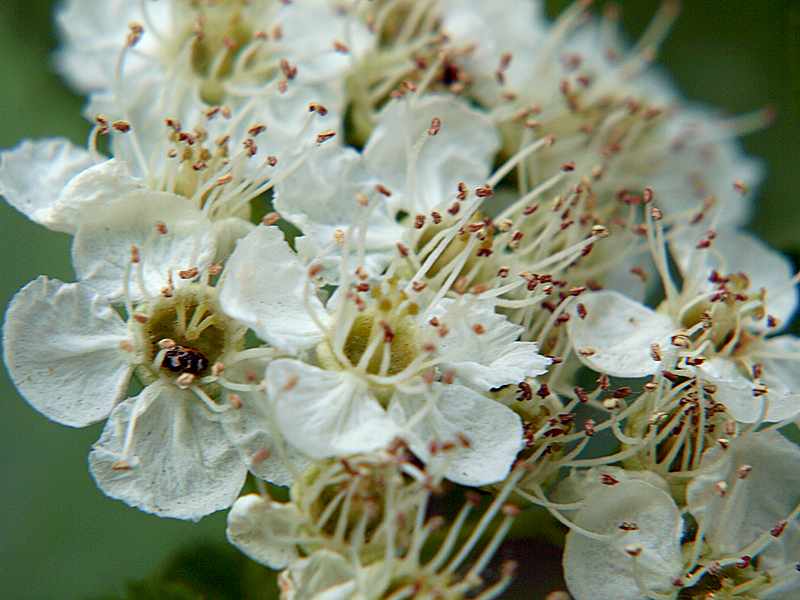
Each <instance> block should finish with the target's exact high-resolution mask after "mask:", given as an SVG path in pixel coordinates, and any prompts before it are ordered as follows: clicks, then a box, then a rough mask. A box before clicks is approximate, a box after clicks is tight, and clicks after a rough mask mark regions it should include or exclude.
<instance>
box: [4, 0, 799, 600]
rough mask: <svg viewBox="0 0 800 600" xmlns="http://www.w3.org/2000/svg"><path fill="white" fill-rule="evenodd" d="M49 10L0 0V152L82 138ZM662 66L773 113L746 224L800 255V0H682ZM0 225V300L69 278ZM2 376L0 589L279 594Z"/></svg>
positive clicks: (639, 19)
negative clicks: (140, 501) (104, 474)
mask: <svg viewBox="0 0 800 600" xmlns="http://www.w3.org/2000/svg"><path fill="white" fill-rule="evenodd" d="M82 1H85V2H92V1H95V2H103V1H105V0H82ZM131 1H134V0H131ZM498 1H499V0H498ZM658 1H659V0H622V1H620V2H618V4H619V5H620V6H621V7H622V9H623V24H624V27H625V29H626V31H627V32H629V34H630V37H631V38H635V36H636V35H637V34H638V33H639V32H641V31H642V30H643V29H644V27H645V25H646V23H647V21H648V20H649V18H650V17H651V16H652V14H653V12H654V10H655V8H656V7H657V5H658ZM569 3H570V1H569V0H549V1H548V9H549V10H550V12H551V14H553V15H555V14H557V12H558V11H559V10H560V9H562V8H563V7H564V6H566V5H567V4H569ZM596 4H598V5H601V6H602V4H604V3H603V2H597V3H596ZM53 5H54V2H53V1H51V0H36V1H31V0H4V1H3V2H2V3H0V81H2V82H3V92H2V94H0V114H1V115H2V120H0V147H10V146H13V145H14V144H16V143H17V142H18V141H19V140H21V139H22V138H26V137H45V136H66V137H68V138H70V139H72V140H73V141H75V142H77V143H82V141H83V140H84V139H85V136H86V134H87V133H88V126H87V125H86V123H84V121H83V120H82V119H81V117H80V108H81V105H82V103H83V100H82V99H81V98H80V97H78V96H76V95H74V94H72V93H71V92H70V91H69V90H68V89H67V88H66V87H65V86H64V85H63V84H62V83H61V82H60V80H59V79H58V77H57V76H56V75H55V74H54V73H53V72H52V68H51V58H50V52H51V51H52V49H53V48H54V47H55V45H56V43H57V42H56V37H55V35H54V32H53V27H52V21H51V14H52V10H53ZM659 60H660V62H661V64H663V65H664V66H665V67H666V68H667V69H668V71H669V72H670V73H671V74H672V76H673V78H674V80H675V82H676V85H677V86H678V88H679V89H681V90H682V91H683V93H684V95H685V96H686V97H687V98H690V99H692V100H696V101H698V102H703V103H706V104H710V105H714V106H717V107H719V108H720V109H722V110H724V111H727V112H729V113H731V114H738V113H742V112H748V111H750V110H752V109H754V108H759V107H763V106H766V105H772V106H774V107H775V108H776V109H777V114H778V117H777V120H776V122H775V123H774V124H773V126H772V127H770V128H768V129H767V130H765V131H761V132H757V133H754V134H752V135H749V136H747V137H746V138H745V139H744V140H743V142H744V145H745V147H746V148H747V150H748V151H749V152H750V153H751V154H753V155H755V156H758V157H761V158H762V159H764V161H765V162H766V164H767V166H768V167H769V175H768V178H767V180H766V182H765V183H764V185H763V187H762V189H761V193H760V195H759V198H760V201H759V208H758V211H757V214H756V218H755V221H754V224H753V227H754V229H755V230H756V231H757V232H758V233H760V234H761V235H762V236H764V237H765V238H766V239H767V240H768V241H770V242H771V243H772V244H774V245H776V246H778V247H780V248H782V249H784V250H785V251H790V252H792V253H794V254H795V256H797V255H798V254H800V236H798V235H797V234H796V230H797V227H798V224H799V223H800V217H798V211H797V209H796V207H795V206H796V205H795V202H796V200H795V190H794V184H795V182H796V179H795V177H794V175H795V172H796V166H795V163H796V161H797V160H798V157H799V156H800V153H798V146H800V142H798V140H800V2H797V1H796V0H762V1H760V2H753V1H752V0H685V1H684V11H683V15H682V16H681V18H680V19H679V21H678V22H677V23H676V25H675V28H674V30H673V33H672V35H671V36H670V37H669V38H668V40H667V41H666V42H665V44H664V46H663V49H662V52H661V55H660V58H659ZM0 227H2V235H0V252H2V256H5V257H6V260H5V261H4V264H3V267H4V270H3V274H4V276H3V280H2V302H3V305H5V304H6V303H7V302H8V301H9V299H10V298H11V296H12V294H13V293H14V292H15V291H16V290H17V289H18V288H19V287H21V286H22V285H24V284H25V283H27V282H28V281H30V280H31V279H33V278H34V277H36V276H37V275H39V274H41V273H45V274H48V275H50V276H53V277H59V278H61V279H65V280H70V279H71V278H72V271H71V268H70V266H69V241H68V238H67V237H66V236H63V235H58V234H54V233H51V232H48V231H45V230H44V229H42V228H39V227H37V226H35V225H33V224H31V223H29V222H28V221H27V220H26V219H25V218H24V217H22V216H20V215H19V214H17V213H16V212H15V211H14V210H12V209H10V208H9V207H7V206H5V205H0ZM0 385H2V388H0V390H1V391H2V398H3V403H4V404H3V406H4V412H3V419H1V420H0V450H2V455H3V457H4V460H3V461H1V462H0V478H2V480H3V481H4V482H5V489H6V494H5V496H4V510H3V513H2V515H3V516H2V518H0V564H2V565H3V566H2V567H0V585H1V586H2V587H0V590H2V597H5V598H14V599H16V600H33V599H41V598H60V599H66V600H70V599H77V598H92V597H94V598H96V599H97V600H101V599H102V600H111V599H115V600H140V599H147V600H150V599H153V600H155V599H156V598H158V599H166V600H171V599H174V600H179V599H180V600H188V599H190V598H191V599H192V600H194V599H196V598H205V599H208V600H214V599H221V600H227V599H228V598H253V599H254V600H265V599H266V598H269V597H274V589H275V588H274V583H272V584H269V582H268V580H267V579H265V580H264V581H266V582H267V583H264V584H263V586H262V584H261V579H259V578H260V577H266V575H265V571H264V570H263V569H261V568H260V567H257V566H255V565H253V564H252V563H250V562H249V561H247V560H246V559H244V558H243V557H241V556H239V555H238V554H237V553H236V552H235V551H234V550H233V549H231V548H228V547H224V546H223V545H222V544H223V540H224V514H219V515H215V516H213V517H211V518H208V519H204V520H203V521H202V522H201V523H199V524H194V523H183V522H177V521H173V520H162V519H157V518H155V517H152V516H150V515H145V514H142V513H140V512H138V511H136V510H133V509H130V508H128V507H126V506H124V505H123V504H122V503H120V502H116V501H111V500H109V499H107V498H105V497H104V496H103V495H102V494H101V493H100V492H99V491H98V490H97V488H96V487H95V486H94V483H93V482H92V481H91V477H90V476H89V474H88V471H87V468H86V453H87V451H88V449H89V447H90V445H91V443H92V442H93V441H94V440H95V439H96V438H97V437H98V434H99V427H97V426H95V427H90V428H87V429H84V430H71V429H69V428H66V427H62V426H60V425H56V424H53V423H50V422H48V421H47V420H46V419H44V418H43V417H41V416H40V415H38V414H36V413H35V412H34V411H33V410H31V409H30V408H29V407H28V406H27V405H26V404H25V403H24V402H23V401H22V400H20V399H19V397H18V396H17V394H16V392H15V390H14V389H13V386H11V385H10V383H9V382H8V380H7V379H6V378H5V377H4V378H3V380H2V381H1V382H0ZM519 534H522V535H523V536H524V537H522V538H520V537H519ZM541 535H542V532H537V531H535V530H534V529H530V530H527V529H526V530H525V531H524V532H518V535H517V537H515V539H513V540H512V541H511V542H509V543H508V544H506V545H505V546H504V547H503V549H502V550H501V555H502V558H515V559H516V560H518V561H519V562H520V571H519V574H518V581H517V582H516V583H515V585H514V588H513V590H512V591H509V592H508V594H507V597H508V598H534V599H535V598H540V597H543V596H544V591H545V590H551V589H557V588H558V587H559V586H560V585H562V584H561V583H560V573H559V562H560V561H559V556H558V551H557V549H556V548H555V547H554V546H550V545H546V544H544V543H541V542H536V541H534V540H532V539H531V537H532V536H541ZM557 535H558V533H557V532H547V533H546V535H545V537H550V539H553V538H557ZM551 536H552V537H551ZM209 544H210V545H209ZM181 549H182V550H181ZM176 552H177V554H175V553H176ZM170 556H172V558H168V557H170ZM159 565H161V566H159ZM126 582H133V583H126ZM245 591H246V592H247V593H249V594H254V593H257V594H260V593H262V592H263V594H264V595H263V596H253V595H250V596H247V595H246V593H245Z"/></svg>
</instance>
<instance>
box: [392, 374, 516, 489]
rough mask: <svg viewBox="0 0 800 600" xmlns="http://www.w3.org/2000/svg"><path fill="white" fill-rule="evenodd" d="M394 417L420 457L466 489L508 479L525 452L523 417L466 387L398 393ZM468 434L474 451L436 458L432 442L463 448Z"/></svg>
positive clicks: (462, 450) (459, 450)
mask: <svg viewBox="0 0 800 600" xmlns="http://www.w3.org/2000/svg"><path fill="white" fill-rule="evenodd" d="M389 414H390V415H391V417H392V418H393V419H394V420H395V422H396V423H397V424H398V426H399V427H400V428H401V429H402V432H403V433H402V434H401V436H402V437H404V438H406V439H407V440H408V441H409V443H410V445H411V449H412V450H413V451H414V453H415V454H417V455H418V456H419V457H420V458H422V460H424V461H425V462H426V463H432V465H431V466H432V468H433V469H434V470H436V469H439V468H441V469H443V470H444V473H445V476H446V477H447V478H448V479H450V480H451V481H455V482H456V483H460V484H463V485H471V486H478V485H488V484H490V483H495V482H497V481H500V480H502V479H504V478H505V477H506V476H507V475H508V473H509V471H510V470H511V465H512V464H513V463H514V460H515V459H516V457H517V453H518V452H519V451H520V450H521V449H522V423H521V421H520V418H519V416H518V415H517V414H516V413H515V412H513V411H512V410H511V409H509V408H507V407H506V406H504V405H502V404H500V403H499V402H496V401H494V400H491V399H489V398H486V397H485V396H482V395H481V394H478V393H477V392H475V391H473V390H471V389H469V388H467V387H464V386H461V385H457V384H453V385H444V384H441V383H435V384H433V386H432V387H431V390H430V392H429V393H428V394H426V395H423V394H418V393H413V394H408V393H403V392H401V391H398V392H397V393H396V394H395V395H394V397H393V398H392V402H391V404H390V406H389ZM462 435H463V436H465V438H466V440H467V441H468V442H469V447H467V448H457V449H454V450H452V451H448V452H445V453H443V454H441V455H437V456H432V455H431V452H430V444H431V442H439V443H440V444H441V443H446V442H455V444H456V446H457V447H458V446H459V437H460V436H462Z"/></svg>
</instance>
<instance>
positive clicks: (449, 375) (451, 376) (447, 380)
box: [442, 371, 456, 385]
mask: <svg viewBox="0 0 800 600" xmlns="http://www.w3.org/2000/svg"><path fill="white" fill-rule="evenodd" d="M455 379H456V374H455V371H445V372H444V373H442V383H444V384H447V385H450V384H452V383H453V381H455Z"/></svg>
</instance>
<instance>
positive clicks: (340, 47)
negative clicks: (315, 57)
mask: <svg viewBox="0 0 800 600" xmlns="http://www.w3.org/2000/svg"><path fill="white" fill-rule="evenodd" d="M333 49H334V50H336V52H338V53H339V54H347V53H348V52H350V48H348V46H347V44H345V43H344V42H341V41H339V40H333Z"/></svg>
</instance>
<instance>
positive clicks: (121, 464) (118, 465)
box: [111, 459, 133, 471]
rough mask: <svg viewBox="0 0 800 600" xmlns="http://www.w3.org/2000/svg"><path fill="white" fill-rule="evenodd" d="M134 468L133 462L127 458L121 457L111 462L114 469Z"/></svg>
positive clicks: (125, 469) (127, 469) (128, 469)
mask: <svg viewBox="0 0 800 600" xmlns="http://www.w3.org/2000/svg"><path fill="white" fill-rule="evenodd" d="M132 468H133V467H132V466H131V463H129V462H128V461H127V460H122V459H120V460H115V461H114V462H113V463H111V470H112V471H130V470H131V469H132Z"/></svg>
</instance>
